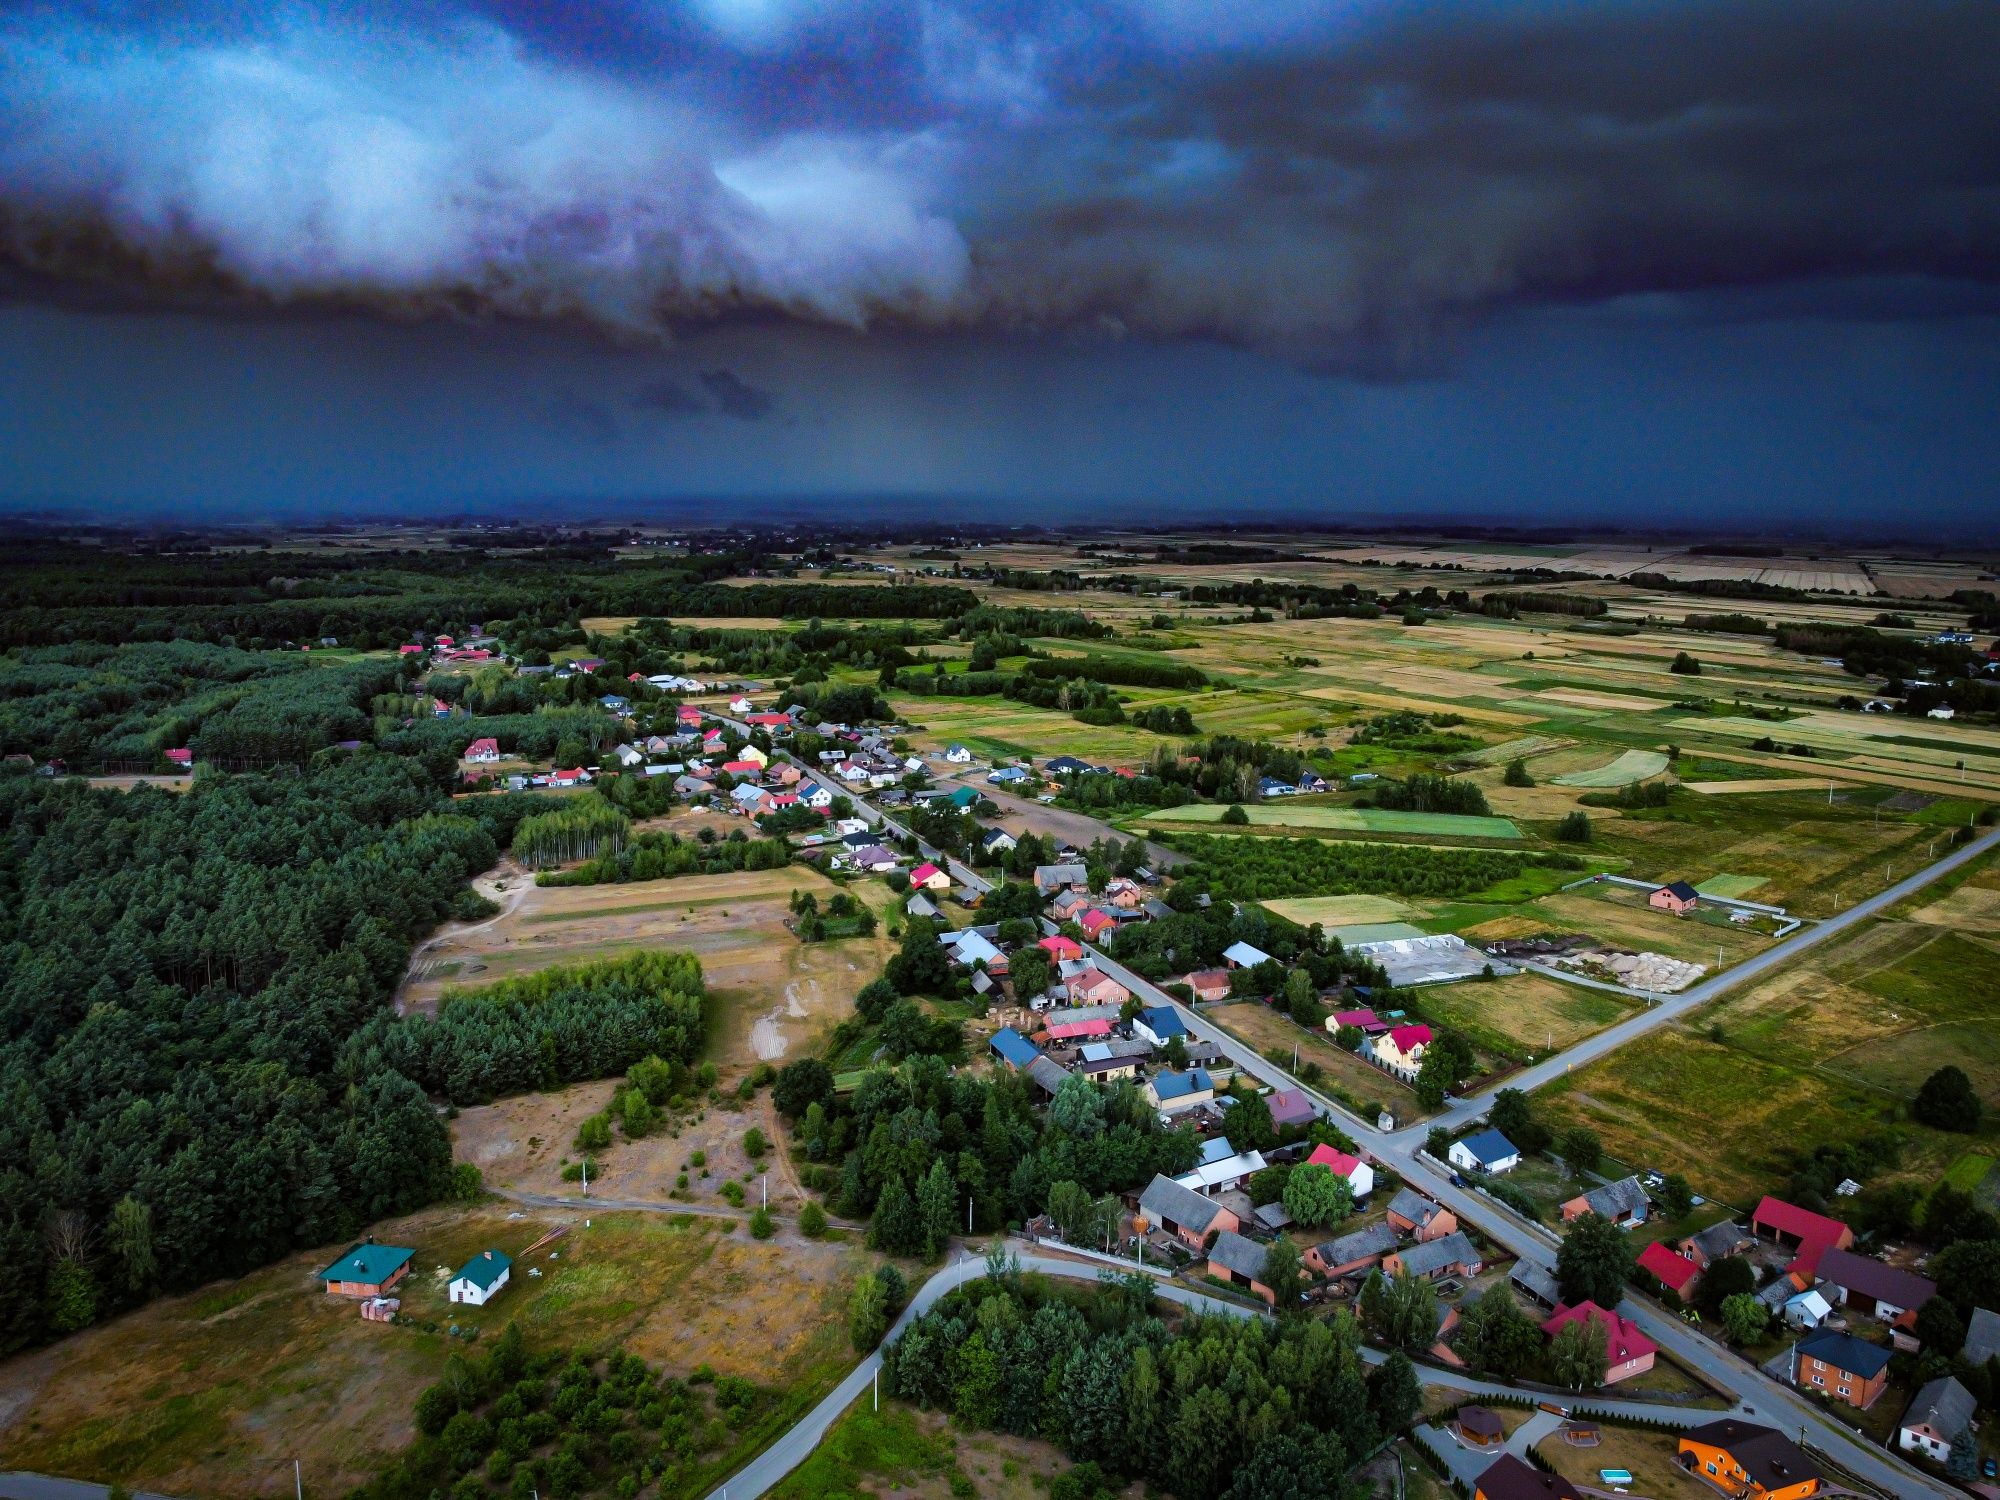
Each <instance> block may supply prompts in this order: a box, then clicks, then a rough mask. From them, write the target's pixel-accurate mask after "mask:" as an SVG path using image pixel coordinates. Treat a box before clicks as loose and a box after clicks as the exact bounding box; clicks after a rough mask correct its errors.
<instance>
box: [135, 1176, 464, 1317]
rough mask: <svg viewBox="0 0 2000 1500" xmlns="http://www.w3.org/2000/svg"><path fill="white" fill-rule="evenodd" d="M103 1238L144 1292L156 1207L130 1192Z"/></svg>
mask: <svg viewBox="0 0 2000 1500" xmlns="http://www.w3.org/2000/svg"><path fill="white" fill-rule="evenodd" d="M473 1170H474V1171H477V1170H478V1168H476V1167H475V1168H474V1169H473ZM104 1240H105V1243H106V1244H107V1245H109V1246H110V1248H111V1253H112V1254H113V1255H115V1256H116V1257H117V1258H118V1263H119V1266H120V1267H121V1268H122V1270H123V1272H124V1279H125V1290H126V1291H127V1292H128V1293H130V1294H132V1295H134V1296H140V1295H143V1294H144V1293H145V1292H146V1291H147V1290H148V1289H149V1288H150V1287H151V1286H152V1284H153V1278H154V1276H155V1275H156V1274H157V1273H158V1271H159V1260H158V1258H157V1257H156V1256H155V1255H154V1254H153V1211H152V1210H151V1209H150V1208H148V1207H147V1206H146V1205H145V1204H143V1203H141V1202H140V1201H139V1200H138V1199H136V1198H134V1197H133V1196H132V1195H131V1194H130V1193H127V1194H126V1195H125V1196H124V1197H123V1198H120V1199H119V1200H118V1201H117V1202H116V1203H115V1204H113V1205H112V1206H111V1222H110V1223H108V1224H107V1225H106V1226H105V1229H104Z"/></svg>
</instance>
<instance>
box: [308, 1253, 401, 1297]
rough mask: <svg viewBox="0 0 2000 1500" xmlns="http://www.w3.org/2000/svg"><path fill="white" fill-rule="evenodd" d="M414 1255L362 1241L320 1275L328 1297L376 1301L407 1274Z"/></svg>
mask: <svg viewBox="0 0 2000 1500" xmlns="http://www.w3.org/2000/svg"><path fill="white" fill-rule="evenodd" d="M416 1253H417V1252H416V1251H414V1250H410V1249H406V1248H405V1247H403V1246H401V1245H378V1244H377V1243H375V1241H373V1240H365V1241H363V1242H362V1243H361V1244H359V1245H356V1246H355V1247H354V1248H353V1249H351V1250H349V1251H348V1252H347V1253H346V1254H345V1255H343V1256H341V1257H340V1258H339V1259H338V1260H336V1261H335V1262H334V1263H333V1264H332V1265H330V1266H328V1267H327V1268H326V1269H325V1270H324V1271H321V1272H320V1273H319V1279H320V1280H321V1281H323V1282H325V1283H326V1290H327V1294H328V1295H329V1296H333V1297H379V1296H381V1295H382V1294H383V1293H384V1292H386V1291H388V1290H389V1288H390V1287H392V1286H394V1285H395V1284H396V1283H397V1282H399V1281H401V1280H402V1279H403V1277H404V1276H405V1275H407V1274H408V1273H409V1269H410V1257H411V1256H413V1255H415V1254H416Z"/></svg>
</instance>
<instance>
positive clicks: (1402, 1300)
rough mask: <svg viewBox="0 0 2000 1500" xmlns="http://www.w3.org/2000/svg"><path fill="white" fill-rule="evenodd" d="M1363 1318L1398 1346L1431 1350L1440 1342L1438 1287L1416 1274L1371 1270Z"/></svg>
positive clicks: (1363, 1294)
mask: <svg viewBox="0 0 2000 1500" xmlns="http://www.w3.org/2000/svg"><path fill="white" fill-rule="evenodd" d="M1361 1319H1362V1321H1363V1322H1364V1323H1366V1324H1367V1325H1368V1326H1369V1328H1371V1329H1372V1330H1374V1332H1375V1334H1376V1336H1377V1337H1379V1338H1381V1339H1382V1340H1383V1341H1384V1342H1386V1343H1388V1344H1391V1345H1393V1346H1394V1347H1395V1348H1398V1349H1428V1348H1430V1346H1431V1345H1432V1344H1434V1343H1436V1342H1437V1331H1438V1305H1437V1288H1436V1287H1434V1286H1432V1285H1431V1284H1430V1283H1429V1282H1428V1281H1425V1280H1423V1279H1422V1278H1420V1277H1416V1276H1407V1275H1405V1276H1396V1277H1393V1278H1392V1277H1388V1276H1384V1275H1383V1274H1382V1273H1381V1272H1380V1271H1379V1270H1377V1271H1371V1272H1370V1273H1369V1275H1368V1279H1367V1280H1366V1281H1365V1282H1363V1283H1362V1286H1361Z"/></svg>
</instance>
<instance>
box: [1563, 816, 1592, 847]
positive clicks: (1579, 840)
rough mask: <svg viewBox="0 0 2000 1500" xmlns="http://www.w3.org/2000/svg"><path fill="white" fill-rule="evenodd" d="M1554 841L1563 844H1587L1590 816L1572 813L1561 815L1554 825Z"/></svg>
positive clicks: (1588, 840)
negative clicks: (1560, 818)
mask: <svg viewBox="0 0 2000 1500" xmlns="http://www.w3.org/2000/svg"><path fill="white" fill-rule="evenodd" d="M1556 840H1557V842H1559V843H1564V844H1587V843H1589V842H1590V814H1589V813H1582V812H1573V813H1565V814H1563V818H1562V821H1561V822H1559V823H1557V824H1556Z"/></svg>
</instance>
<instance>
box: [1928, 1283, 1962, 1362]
mask: <svg viewBox="0 0 2000 1500" xmlns="http://www.w3.org/2000/svg"><path fill="white" fill-rule="evenodd" d="M1965 1330H1966V1320H1965V1319H1964V1318H1962V1317H1960V1316H1959V1313H1958V1309H1957V1308H1955V1307H1953V1306H1952V1305H1951V1303H1950V1301H1949V1300H1947V1299H1946V1298H1943V1297H1933V1298H1931V1299H1930V1301H1928V1302H1926V1303H1925V1304H1924V1305H1923V1306H1922V1307H1920V1308H1918V1309H1917V1326H1916V1335H1917V1341H1918V1342H1919V1343H1921V1344H1922V1345H1923V1346H1924V1352H1925V1353H1926V1354H1941V1355H1943V1356H1945V1357H1946V1358H1947V1359H1949V1358H1950V1357H1951V1356H1952V1355H1954V1354H1956V1353H1958V1351H1959V1350H1961V1349H1963V1348H1964V1347H1965Z"/></svg>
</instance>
